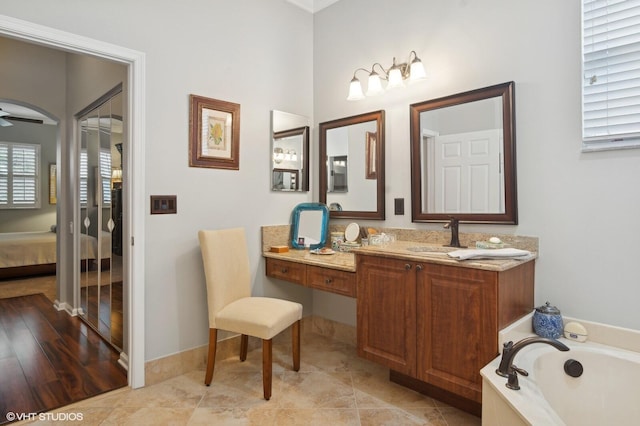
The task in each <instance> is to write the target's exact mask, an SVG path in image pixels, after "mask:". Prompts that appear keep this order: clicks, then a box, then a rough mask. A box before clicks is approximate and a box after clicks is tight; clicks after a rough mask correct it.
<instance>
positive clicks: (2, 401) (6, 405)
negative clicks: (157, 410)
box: [0, 294, 127, 424]
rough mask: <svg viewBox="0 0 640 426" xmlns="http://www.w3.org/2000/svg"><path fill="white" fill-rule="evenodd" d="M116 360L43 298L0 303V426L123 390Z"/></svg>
mask: <svg viewBox="0 0 640 426" xmlns="http://www.w3.org/2000/svg"><path fill="white" fill-rule="evenodd" d="M118 356H119V355H118V353H117V352H116V351H115V350H114V349H113V348H112V347H111V346H110V345H108V344H107V343H105V342H104V341H103V340H102V339H101V338H100V337H99V336H98V334H97V333H96V332H95V331H93V330H92V329H91V328H90V327H88V326H87V325H86V324H84V323H83V322H82V321H81V320H80V319H78V318H74V317H71V316H69V315H68V314H67V313H65V312H58V311H56V310H55V309H54V308H53V306H52V303H51V301H50V300H49V299H47V298H46V297H45V296H44V295H43V294H36V295H29V296H19V297H12V298H8V299H0V424H3V423H6V422H7V419H6V414H7V413H8V412H13V413H37V412H43V411H48V410H51V409H53V408H57V407H60V406H63V405H67V404H70V403H72V402H76V401H79V400H82V399H86V398H89V397H92V396H95V395H98V394H101V393H103V392H107V391H110V390H113V389H117V388H120V387H124V386H126V385H127V374H126V371H125V370H124V369H123V368H122V367H120V366H119V365H118V363H117V360H118Z"/></svg>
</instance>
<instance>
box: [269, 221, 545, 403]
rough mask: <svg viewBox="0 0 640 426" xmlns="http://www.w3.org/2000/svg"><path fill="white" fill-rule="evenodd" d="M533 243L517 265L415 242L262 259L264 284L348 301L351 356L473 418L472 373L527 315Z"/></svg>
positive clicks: (478, 393)
mask: <svg viewBox="0 0 640 426" xmlns="http://www.w3.org/2000/svg"><path fill="white" fill-rule="evenodd" d="M263 235H264V234H263ZM525 238H526V237H525ZM533 240H535V247H531V246H526V247H522V248H526V249H529V250H530V251H533V252H534V254H533V255H532V256H530V257H528V258H526V259H523V260H512V259H504V260H465V261H458V260H455V259H453V258H450V257H449V256H448V255H447V254H446V250H450V249H444V248H443V247H442V245H441V244H438V245H430V243H425V242H416V241H397V242H395V243H392V244H389V245H385V246H368V247H361V248H358V249H356V250H354V251H353V252H352V253H336V254H335V255H331V256H321V255H314V254H310V253H309V251H308V250H307V251H305V250H302V251H299V250H296V251H290V252H288V253H270V252H268V251H265V252H264V256H265V258H266V273H267V275H268V276H270V277H274V278H278V279H283V280H287V281H290V282H294V283H297V284H301V285H306V286H309V287H312V288H315V289H320V290H325V291H331V292H335V293H338V294H343V295H346V296H350V297H356V299H357V302H356V303H357V346H358V355H360V356H361V357H363V358H366V359H368V360H371V361H373V362H376V363H379V364H382V365H385V366H387V367H389V368H390V379H391V380H392V381H394V382H397V383H399V384H402V385H404V386H407V387H410V388H412V389H415V390H417V391H420V392H422V393H426V394H428V395H430V396H433V397H435V398H438V399H440V400H442V401H444V402H447V403H449V404H451V405H454V406H457V407H459V408H462V409H464V410H466V411H469V412H472V413H474V414H477V415H480V412H481V401H482V378H481V376H480V369H481V368H482V367H483V366H484V365H486V364H487V363H488V362H490V361H491V360H493V359H494V358H495V357H496V356H497V355H498V354H499V348H498V331H499V330H501V329H503V328H505V327H506V326H508V325H509V324H511V323H513V322H514V321H516V320H517V319H519V318H521V317H522V316H524V315H527V314H529V313H530V312H531V310H532V309H533V305H534V298H533V296H534V265H535V257H536V256H535V252H536V251H537V239H533ZM532 248H535V250H532ZM416 249H417V250H416Z"/></svg>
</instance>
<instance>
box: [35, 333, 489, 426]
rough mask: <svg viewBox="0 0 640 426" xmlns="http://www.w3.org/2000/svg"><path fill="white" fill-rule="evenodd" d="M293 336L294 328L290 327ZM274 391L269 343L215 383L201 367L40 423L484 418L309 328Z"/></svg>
mask: <svg viewBox="0 0 640 426" xmlns="http://www.w3.org/2000/svg"><path fill="white" fill-rule="evenodd" d="M283 335H284V336H288V335H289V333H287V332H285V333H283ZM273 350H274V353H273V358H274V370H273V396H272V397H271V400H270V401H265V400H264V399H263V398H262V373H261V350H259V349H258V350H253V351H251V352H250V353H249V355H248V357H247V361H246V362H243V363H241V362H240V361H239V360H238V358H237V357H233V358H229V359H226V360H222V361H218V363H217V365H216V370H215V374H214V377H213V382H212V384H211V386H210V387H206V386H204V384H203V381H204V371H203V370H196V371H192V372H190V373H187V374H184V375H182V376H179V377H175V378H173V379H170V380H167V381H164V382H161V383H158V384H156V385H152V386H148V387H145V388H141V389H136V390H131V389H129V388H125V389H121V390H116V391H113V392H110V393H108V394H105V395H102V396H99V397H95V398H92V399H89V400H86V401H83V402H80V403H77V404H74V405H72V406H68V407H64V408H62V409H60V410H57V411H55V412H52V413H49V416H50V417H49V420H47V419H45V420H44V421H41V420H37V421H36V423H40V424H58V423H59V424H65V425H67V426H68V425H70V424H74V423H76V424H78V422H73V421H60V422H55V421H53V420H55V419H56V417H55V416H56V415H57V416H58V419H61V420H70V419H71V418H77V417H78V416H82V422H81V423H82V424H83V425H94V424H95V425H98V424H100V425H144V424H148V425H151V424H153V425H277V426H286V425H323V426H324V425H393V426H396V425H439V426H444V425H449V426H453V425H456V426H458V425H460V426H462V425H465V426H466V425H469V426H477V425H480V423H481V422H480V419H479V418H478V417H475V416H472V415H470V414H467V413H465V412H463V411H460V410H458V409H456V408H453V407H450V406H448V405H446V404H444V403H441V402H439V401H437V400H434V399H432V398H429V397H427V396H424V395H421V394H419V393H416V392H413V391H411V390H409V389H406V388H404V387H402V386H399V385H396V384H394V383H391V382H389V379H388V374H389V372H388V370H387V369H385V368H382V367H380V366H378V365H376V364H373V363H371V362H368V361H366V360H363V359H361V358H359V357H358V356H357V354H356V349H355V347H354V346H352V345H349V344H345V343H342V342H338V341H335V340H332V339H330V338H327V337H324V336H321V335H318V334H313V333H307V334H304V335H303V337H302V348H301V368H300V371H299V372H298V373H296V372H294V371H292V370H291V346H290V343H289V342H288V341H287V337H284V338H277V339H276V340H275V341H274V346H273Z"/></svg>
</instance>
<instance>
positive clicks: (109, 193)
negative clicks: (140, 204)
mask: <svg viewBox="0 0 640 426" xmlns="http://www.w3.org/2000/svg"><path fill="white" fill-rule="evenodd" d="M122 103H123V99H122V86H121V85H119V86H117V87H116V88H114V89H113V90H111V91H110V92H109V93H107V94H106V95H104V96H103V97H101V98H100V99H98V100H97V101H96V102H94V103H93V104H92V105H90V106H89V107H87V108H86V109H85V110H84V111H83V112H81V113H80V114H79V115H78V125H79V134H80V173H79V175H80V182H79V184H80V185H79V188H80V194H79V198H80V212H79V213H80V218H81V223H80V259H79V260H78V268H79V270H80V275H79V282H78V283H77V285H78V286H79V293H80V307H79V309H78V311H79V313H80V316H81V318H82V319H83V320H84V321H85V322H87V323H88V324H89V325H90V326H91V327H92V328H94V329H95V330H96V331H98V333H99V334H100V335H101V336H102V337H103V338H104V339H105V340H107V341H108V342H110V343H111V344H112V345H113V346H115V347H116V348H118V349H121V348H122V347H123V330H124V328H123V309H122V308H123V306H122V296H123V295H122V257H121V256H122V245H121V242H122V205H121V203H122V194H121V191H122V158H121V154H120V149H119V148H118V145H119V146H120V147H122V129H123V126H122V110H123V104H122ZM118 172H119V173H118Z"/></svg>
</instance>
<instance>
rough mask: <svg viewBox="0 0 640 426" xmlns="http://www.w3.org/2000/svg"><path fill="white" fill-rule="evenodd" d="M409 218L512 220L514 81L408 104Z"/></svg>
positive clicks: (515, 209)
mask: <svg viewBox="0 0 640 426" xmlns="http://www.w3.org/2000/svg"><path fill="white" fill-rule="evenodd" d="M410 122H411V214H412V221H413V222H444V221H447V220H449V219H450V218H451V217H452V216H453V217H455V218H456V219H459V220H460V221H462V222H467V223H491V224H510V225H515V224H517V223H518V204H517V197H516V138H515V101H514V83H513V82H508V83H503V84H498V85H495V86H490V87H485V88H482V89H477V90H472V91H470V92H464V93H459V94H456V95H451V96H447V97H444V98H438V99H434V100H430V101H425V102H420V103H416V104H412V105H411V106H410Z"/></svg>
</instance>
